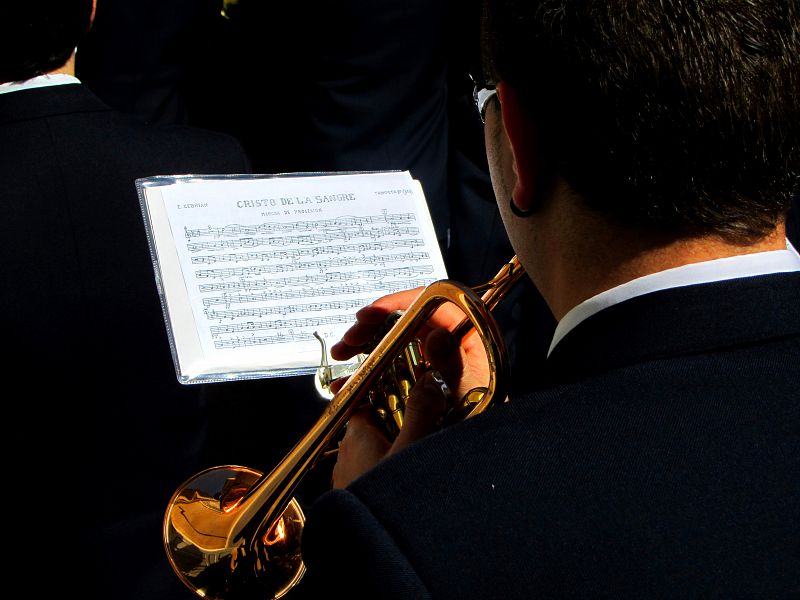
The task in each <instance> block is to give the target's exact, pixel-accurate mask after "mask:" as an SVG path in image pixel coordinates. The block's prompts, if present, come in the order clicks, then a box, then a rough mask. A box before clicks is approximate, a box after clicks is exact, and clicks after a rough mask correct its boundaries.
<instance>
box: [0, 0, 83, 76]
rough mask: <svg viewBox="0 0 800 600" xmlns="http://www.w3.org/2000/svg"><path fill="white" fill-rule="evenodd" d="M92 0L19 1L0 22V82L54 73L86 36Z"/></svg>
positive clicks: (12, 4) (9, 6)
mask: <svg viewBox="0 0 800 600" xmlns="http://www.w3.org/2000/svg"><path fill="white" fill-rule="evenodd" d="M91 14H92V0H38V1H34V0H19V1H17V2H9V3H8V6H6V7H3V15H2V18H0V82H7V81H23V80H25V79H30V78H31V77H35V76H36V75H42V74H44V73H48V72H50V71H53V70H55V69H58V68H60V67H62V66H63V65H64V63H66V62H67V60H68V59H69V57H70V56H71V55H72V52H73V50H75V47H76V46H77V44H78V42H79V41H80V39H81V38H82V37H83V35H84V34H85V33H86V32H87V30H88V28H89V25H90V20H91Z"/></svg>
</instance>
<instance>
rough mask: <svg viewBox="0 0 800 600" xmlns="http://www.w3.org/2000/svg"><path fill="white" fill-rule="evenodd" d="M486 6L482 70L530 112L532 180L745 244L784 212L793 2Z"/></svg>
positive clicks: (497, 2)
mask: <svg viewBox="0 0 800 600" xmlns="http://www.w3.org/2000/svg"><path fill="white" fill-rule="evenodd" d="M485 5H486V15H485V16H486V18H485V23H484V55H485V57H484V60H485V70H486V72H487V74H488V76H489V77H491V78H492V79H494V80H495V81H504V82H506V83H507V84H508V85H509V86H510V87H511V88H513V90H514V92H515V97H516V98H518V99H519V103H520V106H522V108H523V111H524V112H525V113H526V115H527V117H528V118H529V119H530V122H531V130H532V131H535V133H536V138H537V148H538V150H539V152H538V154H537V162H538V164H537V165H536V169H537V172H538V181H537V186H536V189H538V190H546V189H547V188H548V185H549V184H550V182H551V181H552V179H553V177H560V178H562V179H563V180H564V181H565V182H566V183H567V185H568V186H569V187H570V188H571V189H572V190H573V191H574V192H577V194H578V195H579V196H580V197H581V198H582V199H583V201H584V202H585V203H586V204H587V205H588V206H589V207H591V208H593V209H594V210H596V211H598V212H601V213H603V214H606V215H608V216H609V217H611V218H612V219H613V220H614V221H616V222H620V223H629V224H632V225H634V226H637V227H638V226H643V227H647V228H649V229H651V230H655V231H659V230H660V231H663V232H666V233H669V234H675V235H679V236H684V235H705V234H717V235H720V236H722V237H724V238H726V239H729V240H731V241H738V242H748V241H750V240H753V239H757V238H758V237H760V236H762V235H764V234H765V233H767V232H768V231H769V230H771V229H772V228H774V226H775V224H776V222H778V221H779V220H780V219H781V218H782V217H783V215H784V213H785V210H786V208H787V206H788V203H789V198H790V195H791V190H792V186H793V183H794V181H795V180H796V179H797V177H798V176H799V175H800V143H798V140H800V100H799V99H800V22H798V18H799V17H800V14H798V11H800V8H798V3H797V2H796V0H790V1H788V2H774V0H726V1H725V2H720V1H719V0H664V1H663V2H652V1H651V0H626V1H620V0H611V1H609V0H581V1H578V0H542V1H539V2H535V1H532V0H486V3H485ZM508 125H509V124H508V123H506V126H507V127H508ZM520 166H522V167H523V168H526V166H524V165H517V167H518V168H519V167H520ZM501 200H502V201H504V202H507V199H505V198H504V199H501ZM535 203H536V199H534V205H535Z"/></svg>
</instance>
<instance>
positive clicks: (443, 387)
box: [425, 369, 453, 401]
mask: <svg viewBox="0 0 800 600" xmlns="http://www.w3.org/2000/svg"><path fill="white" fill-rule="evenodd" d="M425 387H426V388H427V389H429V390H430V391H432V392H434V391H435V392H439V393H440V394H442V395H443V396H444V397H445V399H446V400H448V401H449V400H450V398H451V397H452V395H453V394H452V393H451V392H450V388H449V387H448V386H447V384H446V383H445V381H444V378H443V377H442V374H441V373H439V371H437V370H436V369H432V370H430V371H428V378H427V380H426V381H425Z"/></svg>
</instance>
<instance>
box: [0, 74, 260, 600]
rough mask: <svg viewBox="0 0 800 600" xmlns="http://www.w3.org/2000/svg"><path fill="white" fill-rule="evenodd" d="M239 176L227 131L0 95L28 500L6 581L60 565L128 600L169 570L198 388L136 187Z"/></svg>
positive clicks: (13, 347) (0, 236)
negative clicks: (174, 505) (170, 322)
mask: <svg viewBox="0 0 800 600" xmlns="http://www.w3.org/2000/svg"><path fill="white" fill-rule="evenodd" d="M249 170H250V166H249V161H248V159H247V157H246V156H245V155H244V153H243V150H242V148H241V146H240V145H239V143H238V142H237V141H235V140H234V139H233V138H231V137H229V136H226V135H221V134H218V133H212V132H205V131H201V130H195V129H188V128H183V127H171V128H165V129H156V128H153V127H148V126H145V125H143V124H142V123H141V122H139V121H137V120H134V119H132V118H131V117H129V116H126V115H123V114H121V113H118V112H114V111H112V110H110V109H109V108H108V107H107V106H106V105H105V104H103V103H102V102H101V101H99V100H98V99H97V98H96V97H95V96H94V95H93V94H92V93H91V92H90V91H89V90H88V89H87V88H86V87H85V86H83V85H66V86H58V87H52V88H42V89H34V90H27V91H20V92H14V93H11V94H3V95H0V201H1V202H2V211H3V215H2V219H0V257H2V264H3V267H2V273H3V282H4V283H3V290H4V291H3V294H2V297H1V298H0V305H1V306H2V314H3V322H4V327H3V340H4V343H5V345H6V348H7V350H8V354H9V356H7V358H6V360H5V361H4V363H3V366H4V367H5V368H4V371H5V373H6V376H7V379H8V382H7V383H8V389H15V388H16V391H15V392H14V393H12V394H10V395H9V396H7V400H6V402H4V419H3V420H4V422H5V423H6V434H5V437H6V439H7V440H8V442H10V448H11V451H12V452H13V454H12V455H11V456H15V457H17V459H18V461H15V462H17V467H16V468H15V470H14V473H13V477H12V478H11V482H12V485H13V487H14V489H15V493H14V495H15V496H17V497H19V498H24V499H25V500H24V504H25V505H26V510H25V511H24V513H25V516H24V518H23V517H22V516H19V517H14V518H9V519H8V520H7V523H8V526H9V527H11V528H12V529H14V528H16V527H20V528H21V529H24V530H26V532H25V533H20V538H19V540H17V541H18V542H19V541H20V540H22V541H23V543H22V546H21V547H20V546H16V545H15V552H18V556H19V558H20V559H21V560H20V563H19V568H20V569H22V571H21V573H20V575H19V577H21V578H23V579H24V576H23V573H27V571H25V568H24V566H27V567H29V568H30V569H31V571H32V572H33V574H35V575H36V576H41V575H43V574H44V573H48V576H47V577H44V578H42V581H41V582H40V583H41V584H43V585H45V586H46V585H54V586H57V587H59V588H63V586H64V585H67V584H66V583H65V581H64V580H62V579H60V578H58V577H55V576H51V575H52V573H53V571H51V568H53V569H55V570H57V569H58V568H59V566H61V567H63V566H64V565H66V564H72V563H73V561H74V562H80V563H82V572H81V574H80V575H78V574H77V573H78V572H77V571H76V572H75V573H73V574H72V576H73V577H79V579H80V584H79V585H78V584H73V586H74V588H76V591H77V593H78V594H79V595H89V594H90V592H91V587H92V586H93V585H95V584H98V583H101V582H105V583H108V586H109V587H108V588H107V589H104V590H103V593H102V596H103V597H105V598H122V597H126V594H128V593H129V594H131V597H137V596H138V597H142V588H143V586H146V585H147V581H148V579H147V578H148V573H149V571H150V570H151V568H153V567H152V565H154V564H155V565H158V567H157V568H159V569H161V568H162V567H163V569H164V570H165V571H166V570H167V569H168V568H169V567H168V566H167V564H166V559H165V555H164V553H163V549H162V547H161V541H160V521H161V519H162V518H163V514H164V509H165V508H166V504H167V502H168V500H169V498H170V495H171V494H172V492H173V491H174V490H175V489H176V488H177V486H178V485H179V484H180V482H181V481H183V480H184V479H185V478H187V477H188V476H189V475H190V474H191V473H192V472H193V471H192V470H194V469H196V468H198V466H199V465H198V459H199V453H198V451H199V448H200V443H201V441H202V432H203V430H204V427H205V414H204V411H203V407H202V406H201V403H200V399H199V390H198V389H197V388H189V387H185V386H181V385H180V384H178V382H177V378H176V375H175V370H174V367H173V363H172V359H171V357H170V354H169V347H168V343H167V337H166V330H165V326H164V318H163V315H162V311H161V306H160V303H159V297H158V294H157V288H156V284H155V277H154V273H153V266H152V262H151V257H150V253H149V250H148V247H147V239H146V235H145V229H144V225H143V219H142V214H141V210H140V207H139V202H138V198H137V195H136V188H135V185H134V181H135V179H136V178H138V177H146V176H151V175H159V174H178V173H241V172H249ZM12 384H14V387H12ZM11 456H9V457H8V458H11ZM33 457H36V459H35V461H34V458H33ZM13 503H16V500H15V501H14V502H13ZM98 532H99V537H97V539H96V540H95V541H96V542H97V545H95V546H89V540H88V539H87V538H89V537H92V536H94V535H95V534H98ZM29 543H30V544H31V545H33V546H34V548H30V547H29V546H28V544H29ZM49 543H55V544H57V545H58V547H59V549H58V550H57V551H56V554H58V558H57V559H56V560H51V559H52V558H54V557H49V558H48V559H47V560H48V562H49V563H51V564H50V565H49V566H48V568H47V569H45V570H44V571H42V569H41V565H39V566H36V562H38V559H34V558H32V557H34V556H41V555H42V553H44V554H45V555H46V554H50V551H48V550H45V549H44V548H45V547H46V544H49ZM90 547H91V548H92V549H91V550H89V548H90ZM95 561H97V565H96V566H94V565H95ZM120 573H124V576H120ZM104 577H105V578H107V581H105V580H104ZM171 577H172V576H171ZM172 579H174V581H175V584H176V586H180V584H179V582H178V580H177V578H174V577H172ZM112 586H113V587H112ZM112 589H113V592H112V591H111V590H112ZM180 589H181V591H183V588H182V587H181V588H180ZM148 593H149V594H150V597H153V595H154V594H155V590H149V591H148Z"/></svg>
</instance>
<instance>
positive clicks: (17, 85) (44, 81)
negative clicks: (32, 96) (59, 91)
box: [0, 73, 81, 94]
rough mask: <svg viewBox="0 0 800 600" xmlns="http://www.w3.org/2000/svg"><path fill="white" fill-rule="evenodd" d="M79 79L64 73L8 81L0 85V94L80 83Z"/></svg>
mask: <svg viewBox="0 0 800 600" xmlns="http://www.w3.org/2000/svg"><path fill="white" fill-rule="evenodd" d="M80 82H81V81H80V79H78V78H77V77H73V76H72V75H66V74H64V73H56V74H54V75H37V76H36V77H32V78H30V79H26V80H25V81H10V82H8V83H0V94H7V93H8V92H18V91H20V90H32V89H33V88H40V87H48V86H51V85H65V84H67V83H80Z"/></svg>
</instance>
